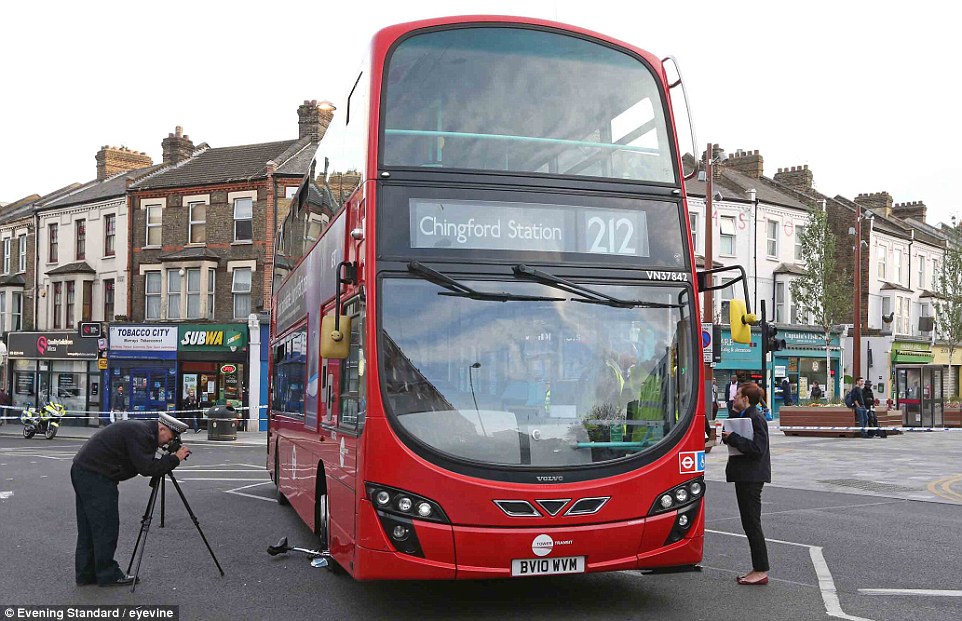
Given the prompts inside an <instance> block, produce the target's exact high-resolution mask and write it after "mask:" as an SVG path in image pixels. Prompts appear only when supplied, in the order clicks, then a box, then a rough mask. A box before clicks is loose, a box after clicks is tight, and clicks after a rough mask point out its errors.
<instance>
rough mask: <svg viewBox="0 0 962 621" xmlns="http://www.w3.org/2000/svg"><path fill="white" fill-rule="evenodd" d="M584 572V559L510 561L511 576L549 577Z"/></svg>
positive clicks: (563, 558) (578, 557) (577, 557)
mask: <svg viewBox="0 0 962 621" xmlns="http://www.w3.org/2000/svg"><path fill="white" fill-rule="evenodd" d="M584 571H585V557H583V556H559V557H558V558H531V559H527V558H522V559H517V558H516V559H514V560H512V561H511V575H512V576H549V575H553V574H581V573H584Z"/></svg>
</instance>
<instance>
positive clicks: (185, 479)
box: [177, 477, 270, 483]
mask: <svg viewBox="0 0 962 621" xmlns="http://www.w3.org/2000/svg"><path fill="white" fill-rule="evenodd" d="M177 481H260V482H262V483H269V482H270V481H264V478H263V477H259V478H256V479H245V478H232V477H219V478H218V477H190V478H183V477H177Z"/></svg>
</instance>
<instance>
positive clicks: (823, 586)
mask: <svg viewBox="0 0 962 621" xmlns="http://www.w3.org/2000/svg"><path fill="white" fill-rule="evenodd" d="M705 532H706V533H714V534H716V535H728V536H730V537H741V538H743V539H747V538H748V537H746V536H745V535H743V534H740V533H729V532H727V531H723V530H710V529H707V528H706V529H705ZM765 541H768V542H771V543H780V544H783V545H788V546H797V547H799V548H808V554H809V556H811V558H812V564H813V565H814V566H815V575H816V576H817V577H818V590H819V591H821V593H822V602H823V603H824V604H825V612H826V614H828V616H830V617H836V618H838V619H847V620H848V621H871V619H866V618H865V617H855V616H852V615H848V614H845V612H844V611H843V610H842V604H841V602H839V600H838V591H837V590H836V588H835V580H834V579H833V578H832V572H831V571H830V570H829V568H828V563H826V562H825V557H824V556H823V555H822V548H821V546H813V545H809V544H806V543H796V542H794V541H782V540H780V539H768V538H766V539H765Z"/></svg>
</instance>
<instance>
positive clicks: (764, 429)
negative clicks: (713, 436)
mask: <svg viewBox="0 0 962 621" xmlns="http://www.w3.org/2000/svg"><path fill="white" fill-rule="evenodd" d="M760 399H761V389H760V388H759V387H758V386H757V385H755V384H742V385H741V386H739V387H738V391H737V392H736V393H735V399H734V400H733V402H732V404H733V406H734V407H733V412H734V416H733V417H731V418H729V419H728V420H726V421H725V427H724V429H723V431H722V442H724V443H725V444H727V445H728V451H729V454H728V466H727V467H726V468H725V477H726V479H727V480H728V482H729V483H734V484H735V496H736V498H737V499H738V512H739V514H741V518H742V528H743V529H745V534H746V535H747V536H748V545H749V547H750V548H751V551H752V571H750V572H749V573H747V574H745V575H744V576H739V577H738V584H752V585H763V584H768V550H767V548H766V547H765V535H764V533H762V486H764V485H765V483H770V482H771V480H772V461H771V455H770V453H769V451H768V423H766V422H765V418H764V417H763V416H762V414H761V413H760V412H759V411H758V409H757V408H756V407H755V406H757V405H758V402H759V400H760Z"/></svg>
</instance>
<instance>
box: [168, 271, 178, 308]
mask: <svg viewBox="0 0 962 621" xmlns="http://www.w3.org/2000/svg"><path fill="white" fill-rule="evenodd" d="M180 280H181V276H180V271H179V270H167V319H180V286H181V285H180Z"/></svg>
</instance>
